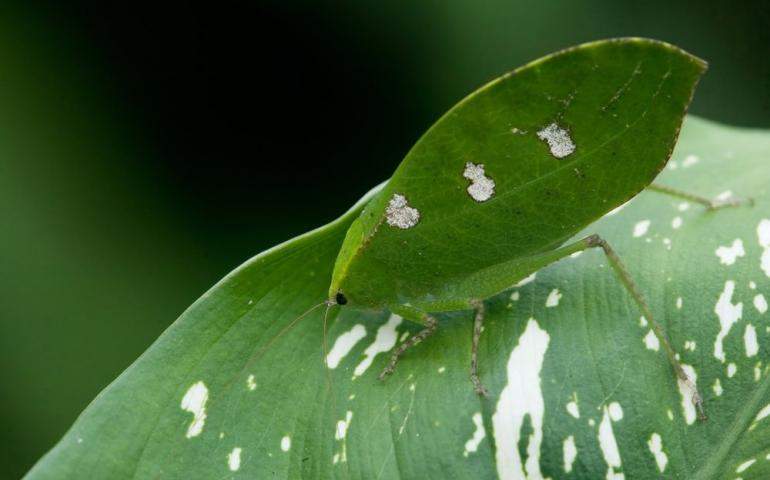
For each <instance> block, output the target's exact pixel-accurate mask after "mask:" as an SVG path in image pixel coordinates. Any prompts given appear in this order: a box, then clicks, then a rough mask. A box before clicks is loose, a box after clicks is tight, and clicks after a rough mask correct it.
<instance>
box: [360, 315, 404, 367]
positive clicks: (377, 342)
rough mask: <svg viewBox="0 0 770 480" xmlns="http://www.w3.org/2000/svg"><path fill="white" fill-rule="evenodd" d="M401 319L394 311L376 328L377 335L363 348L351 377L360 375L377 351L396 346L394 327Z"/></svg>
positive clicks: (370, 363) (385, 350)
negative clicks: (359, 361)
mask: <svg viewBox="0 0 770 480" xmlns="http://www.w3.org/2000/svg"><path fill="white" fill-rule="evenodd" d="M402 321H403V319H402V318H401V317H400V316H398V315H396V314H395V313H393V314H391V315H390V318H388V321H387V322H386V323H385V324H383V325H382V326H380V328H378V329H377V335H376V336H375V337H374V342H372V344H371V345H369V346H368V347H366V350H364V359H363V360H361V363H359V364H358V365H356V369H355V370H354V371H353V377H354V378H355V377H360V376H361V375H363V373H364V372H365V371H366V370H367V369H368V368H369V367H370V366H371V365H372V362H374V357H376V356H377V354H379V353H384V352H387V351H388V350H390V349H391V348H393V347H395V346H396V339H397V338H398V337H397V333H398V332H396V327H398V326H399V325H401V322H402Z"/></svg>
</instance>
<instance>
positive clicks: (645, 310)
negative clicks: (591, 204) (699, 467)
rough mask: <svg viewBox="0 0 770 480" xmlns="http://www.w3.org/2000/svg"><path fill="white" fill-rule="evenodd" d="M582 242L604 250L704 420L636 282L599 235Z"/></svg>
mask: <svg viewBox="0 0 770 480" xmlns="http://www.w3.org/2000/svg"><path fill="white" fill-rule="evenodd" d="M582 241H584V242H586V246H587V247H588V248H590V247H599V248H601V249H602V250H604V254H605V255H606V256H607V259H608V260H609V262H610V264H611V265H612V268H613V269H614V270H615V273H617V274H618V277H620V281H621V282H622V283H623V285H624V286H625V287H626V290H628V292H629V293H630V294H631V296H632V297H633V298H634V301H636V304H637V306H638V307H639V309H640V310H641V311H642V315H644V318H646V319H647V321H648V322H649V323H650V325H651V326H652V330H653V332H654V333H655V336H656V337H657V338H658V341H659V342H660V344H661V345H663V348H664V350H665V351H666V355H667V356H668V361H669V363H670V364H671V367H672V368H673V369H674V372H675V373H676V376H677V377H678V378H679V379H680V380H681V381H682V382H684V383H685V384H687V385H688V387H689V388H690V390H691V391H692V392H694V393H693V398H692V402H693V404H695V407H696V408H697V410H698V417H699V418H700V420H705V419H706V414H705V413H704V411H703V399H702V398H701V396H700V393H698V390H697V388H696V386H695V384H694V383H693V382H692V380H691V379H690V377H689V376H688V375H687V373H686V372H685V371H684V369H683V368H682V365H681V364H680V363H679V360H677V359H676V351H675V350H674V348H673V347H672V346H671V343H670V342H669V341H668V336H667V335H666V331H665V330H664V329H663V326H662V325H661V324H659V323H658V322H657V321H656V320H655V319H654V317H653V316H652V312H651V311H650V308H649V306H648V305H647V301H646V300H645V299H644V295H642V292H641V290H639V287H638V286H637V285H636V282H634V280H633V278H631V275H630V274H629V273H628V270H627V269H626V267H625V265H623V262H621V261H620V257H618V254H617V253H615V250H613V249H612V247H611V246H610V244H609V243H607V241H606V240H604V239H603V238H601V237H600V236H599V235H591V236H589V237H586V238H585V239H584V240H582Z"/></svg>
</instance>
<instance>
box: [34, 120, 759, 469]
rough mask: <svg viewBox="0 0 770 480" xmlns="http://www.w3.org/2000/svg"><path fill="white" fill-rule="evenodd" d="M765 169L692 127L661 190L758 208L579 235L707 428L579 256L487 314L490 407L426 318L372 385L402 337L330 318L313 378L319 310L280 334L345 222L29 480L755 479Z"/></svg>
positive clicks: (225, 297) (464, 319) (735, 141)
mask: <svg viewBox="0 0 770 480" xmlns="http://www.w3.org/2000/svg"><path fill="white" fill-rule="evenodd" d="M768 155H770V133H768V132H762V131H751V130H742V129H735V128H729V127H724V126H719V125H716V124H713V123H710V122H706V121H703V120H698V119H694V118H690V119H689V120H688V121H687V123H686V124H685V128H684V131H683V134H682V139H681V141H680V143H679V145H678V147H677V151H676V152H675V154H674V157H673V161H672V162H671V163H670V165H669V167H668V168H667V169H666V170H665V172H664V173H663V174H662V176H661V178H660V182H662V183H665V184H667V185H669V186H672V187H678V188H682V189H687V190H688V191H691V192H698V193H703V194H705V195H707V196H716V195H719V194H720V193H722V194H724V192H725V191H728V190H729V191H732V192H733V193H734V194H736V195H751V196H754V197H755V198H756V200H757V203H756V205H755V206H754V207H741V208H735V209H726V210H721V211H716V212H705V211H704V210H703V209H702V208H700V207H698V206H696V205H688V204H685V203H684V202H681V201H677V200H674V199H671V198H669V197H667V196H664V195H661V194H658V193H653V192H644V193H642V194H641V195H640V196H638V197H637V198H635V199H634V200H633V201H632V202H630V203H629V204H628V205H626V206H625V207H623V208H622V209H621V210H620V211H618V212H616V213H614V214H612V215H609V216H606V217H604V218H603V219H601V220H600V221H598V222H597V223H596V224H594V225H592V226H591V227H590V228H589V229H588V230H586V231H585V232H582V233H593V232H599V233H601V234H602V235H603V236H604V237H606V238H607V239H608V240H609V241H610V242H611V243H612V244H613V245H614V247H615V248H616V250H617V251H618V253H619V254H620V255H621V256H622V258H623V259H624V260H625V261H626V263H627V264H628V267H629V270H630V271H631V273H632V274H633V275H634V277H635V278H636V279H637V281H638V282H639V283H640V285H641V288H642V290H643V291H644V293H645V294H646V296H647V298H648V299H649V301H650V303H651V307H652V310H653V312H654V313H655V314H656V315H657V316H658V318H659V320H660V321H661V322H662V323H663V324H664V325H666V327H667V328H668V332H669V334H670V337H671V339H672V342H673V344H674V345H675V347H676V348H677V349H678V350H679V352H680V355H681V358H682V361H683V363H684V364H686V365H688V366H689V367H688V368H691V369H692V373H694V374H695V375H696V376H697V384H698V386H699V387H700V389H701V391H702V393H703V394H704V397H705V406H706V409H707V412H708V414H709V415H710V419H709V420H708V421H707V422H704V423H699V422H698V421H697V420H695V414H694V411H693V410H692V407H691V405H690V404H689V403H688V402H687V401H686V395H683V393H682V392H681V391H680V388H679V387H678V386H677V384H676V382H675V381H674V379H673V377H672V375H671V372H670V370H669V367H668V365H667V363H666V361H665V358H664V354H663V352H662V351H661V350H660V349H659V348H657V349H656V346H657V345H656V342H654V341H653V340H652V339H651V336H650V335H649V326H646V325H644V322H643V321H640V318H639V313H638V311H637V310H636V308H635V306H634V304H633V302H632V300H631V299H630V298H629V296H628V295H627V294H626V293H625V291H624V290H623V288H622V286H621V285H620V284H619V283H618V282H617V280H616V279H615V277H614V276H613V274H612V272H611V271H610V269H609V268H608V266H607V264H606V261H605V259H604V257H603V256H602V254H601V253H600V252H594V251H589V252H585V253H583V254H582V255H580V256H578V257H576V258H569V259H565V260H564V261H561V262H559V263H557V264H554V265H553V266H551V267H548V268H546V269H544V270H543V271H541V272H539V273H538V274H537V275H536V277H535V278H534V280H532V281H530V282H529V283H526V284H525V285H522V286H520V287H517V288H515V289H514V290H512V291H509V292H506V293H504V294H501V295H498V296H496V297H494V298H492V299H490V300H489V301H488V302H487V306H488V312H489V314H488V319H487V322H486V327H485V331H484V333H483V336H482V343H481V352H480V370H481V373H482V379H483V381H484V382H485V384H486V385H487V387H489V388H490V390H491V396H490V398H489V399H487V400H484V399H479V398H478V397H476V396H475V394H474V393H473V390H472V388H471V385H470V382H469V379H468V366H469V351H470V339H471V313H470V312H458V313H454V314H451V315H442V316H440V328H439V332H438V333H437V334H436V336H435V337H433V338H431V339H429V340H428V341H426V342H425V343H423V344H421V345H420V346H419V347H417V348H415V349H414V350H412V351H411V352H410V353H409V354H408V355H407V356H406V357H405V358H404V360H403V361H402V362H401V364H400V365H399V366H398V368H397V370H396V372H395V374H394V375H393V376H392V377H391V378H390V379H388V380H387V381H386V382H385V383H380V382H379V381H377V380H376V376H377V374H378V373H379V371H380V369H381V368H382V367H383V365H384V363H385V361H386V357H387V354H386V353H384V352H386V351H388V350H389V349H390V347H392V345H393V344H394V343H396V342H398V341H402V340H403V338H404V336H405V335H408V334H410V333H414V332H415V331H417V328H416V327H413V326H412V325H410V324H408V323H407V322H403V321H400V319H398V318H397V317H394V316H391V315H389V314H388V313H387V312H384V313H372V312H358V311H355V310H352V309H347V310H336V309H335V310H333V311H332V313H335V312H338V311H339V315H332V323H331V326H330V331H329V336H328V343H329V345H328V348H329V350H331V352H332V353H331V354H330V358H329V360H330V364H331V365H334V366H335V368H334V369H331V370H326V369H325V368H324V366H323V362H322V344H323V340H322V339H323V326H322V312H321V310H316V311H314V312H313V313H311V314H310V315H308V316H307V317H305V318H304V319H302V320H301V321H300V322H299V323H298V324H297V326H296V327H295V328H293V329H291V330H289V331H288V332H287V333H285V334H284V335H282V336H280V337H277V338H276V336H277V334H278V333H279V332H281V331H282V330H283V329H284V328H285V327H286V326H287V325H289V324H290V323H291V322H292V321H293V320H294V319H296V318H297V316H298V315H299V314H300V313H301V312H303V311H305V310H307V309H308V308H309V307H311V306H312V305H314V304H317V303H318V302H319V301H321V300H322V299H323V298H325V294H326V290H327V287H328V282H329V278H330V275H331V269H332V264H333V262H334V259H335V256H336V254H337V251H338V249H339V247H340V244H341V242H342V238H343V236H344V234H345V230H346V228H347V225H348V224H349V223H350V222H351V220H352V218H353V216H355V214H349V215H347V216H346V217H343V218H342V219H341V220H339V221H338V222H337V223H335V224H332V225H329V226H327V227H324V228H322V229H320V230H318V231H315V232H313V233H311V234H308V235H306V236H303V237H300V238H297V239H294V240H292V241H290V242H288V243H287V244H284V245H282V246H280V247H277V248H276V249H274V250H272V251H269V252H266V253H264V254H261V255H259V256H257V257H255V258H254V259H252V260H250V261H248V262H246V263H245V264H244V265H243V266H241V267H240V268H238V269H237V270H236V271H234V272H233V273H232V274H230V275H228V276H227V277H226V278H225V279H223V280H222V281H221V282H220V283H219V284H218V285H216V286H215V287H214V288H212V290H210V291H209V292H208V293H206V294H205V295H204V296H203V297H202V298H201V299H199V300H198V301H197V302H196V303H195V304H193V305H192V306H191V307H190V308H189V309H188V310H187V311H186V312H185V313H184V314H183V315H182V316H181V317H180V318H179V319H178V320H177V321H176V322H175V323H174V325H173V326H172V327H170V328H169V330H168V331H167V332H166V333H164V334H163V336H161V337H160V338H159V339H158V341H157V342H156V343H155V344H154V345H153V346H152V347H150V349H149V350H148V351H147V352H146V353H145V354H144V355H142V357H140V358H139V359H138V360H137V361H136V362H135V363H134V364H133V365H132V366H131V367H130V368H129V369H127V370H126V372H124V374H123V375H121V376H120V377H119V378H118V379H116V380H115V381H114V382H113V383H112V384H111V385H110V386H109V387H107V388H106V389H105V390H104V391H103V392H102V393H101V394H100V395H99V396H98V397H97V398H96V399H95V400H94V401H93V403H92V404H91V405H90V406H89V407H88V408H87V409H86V410H85V411H84V412H83V414H82V415H81V417H80V418H79V419H78V420H77V422H76V423H75V424H74V425H73V427H72V429H71V430H70V431H69V433H67V435H66V436H65V437H64V438H63V439H62V440H61V442H60V443H59V444H58V445H56V446H55V447H54V449H53V450H52V451H51V452H50V453H48V454H47V455H46V456H45V457H44V458H43V459H41V461H40V462H39V463H38V464H37V465H36V466H35V468H34V469H33V470H32V471H31V472H30V474H29V475H28V478H30V479H47V478H56V479H61V478H114V479H121V478H143V479H144V478H150V479H155V478H163V479H166V478H172V479H173V478H179V479H190V478H308V479H315V478H343V479H348V478H354V479H355V478H366V479H372V478H375V479H376V478H382V479H393V478H405V479H406V478H424V479H446V478H458V479H463V478H468V479H478V478H495V477H496V476H499V477H500V478H506V479H515V478H525V475H526V476H527V477H528V478H541V477H544V478H548V477H550V478H576V479H577V478H580V479H594V478H622V477H621V475H623V476H625V478H658V477H664V478H687V479H711V478H725V479H733V478H736V477H740V478H743V479H744V480H748V479H760V478H768V476H769V475H770V460H768V459H767V456H768V454H770V418H765V416H766V415H767V413H768V412H770V406H768V405H769V404H770V392H769V391H768V390H769V389H770V378H769V377H768V365H769V363H768V362H770V350H769V349H768V348H769V347H770V334H769V333H768V330H770V313H768V312H767V297H768V296H770V214H768V212H769V211H770V198H769V197H768V196H767V186H768V185H770V171H769V170H768V168H767V158H768ZM137 314H138V315H139V314H141V312H137ZM204 387H205V393H206V394H207V395H205V396H204V395H202V393H203V392H204ZM185 397H186V401H183V400H184V399H185ZM204 397H205V402H203V399H204ZM183 407H184V408H183Z"/></svg>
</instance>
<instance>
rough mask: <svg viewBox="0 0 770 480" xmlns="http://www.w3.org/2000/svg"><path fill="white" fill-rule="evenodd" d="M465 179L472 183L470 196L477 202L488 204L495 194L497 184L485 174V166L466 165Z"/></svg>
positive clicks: (469, 188) (469, 190) (469, 163)
mask: <svg viewBox="0 0 770 480" xmlns="http://www.w3.org/2000/svg"><path fill="white" fill-rule="evenodd" d="M463 177H465V178H467V179H468V180H470V181H471V184H470V185H469V186H468V189H467V191H468V195H470V196H471V198H473V199H474V200H476V201H477V202H486V201H487V200H489V199H490V198H492V195H494V194H495V182H494V180H492V179H491V178H489V177H487V176H486V175H485V174H484V165H483V164H479V165H476V164H474V163H472V162H468V163H466V164H465V171H463Z"/></svg>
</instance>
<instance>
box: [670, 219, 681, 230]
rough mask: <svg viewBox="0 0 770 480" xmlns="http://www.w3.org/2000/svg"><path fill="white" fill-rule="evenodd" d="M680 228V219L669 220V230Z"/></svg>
mask: <svg viewBox="0 0 770 480" xmlns="http://www.w3.org/2000/svg"><path fill="white" fill-rule="evenodd" d="M681 226H682V217H674V219H673V220H671V228H673V229H674V230H676V229H678V228H679V227H681Z"/></svg>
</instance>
